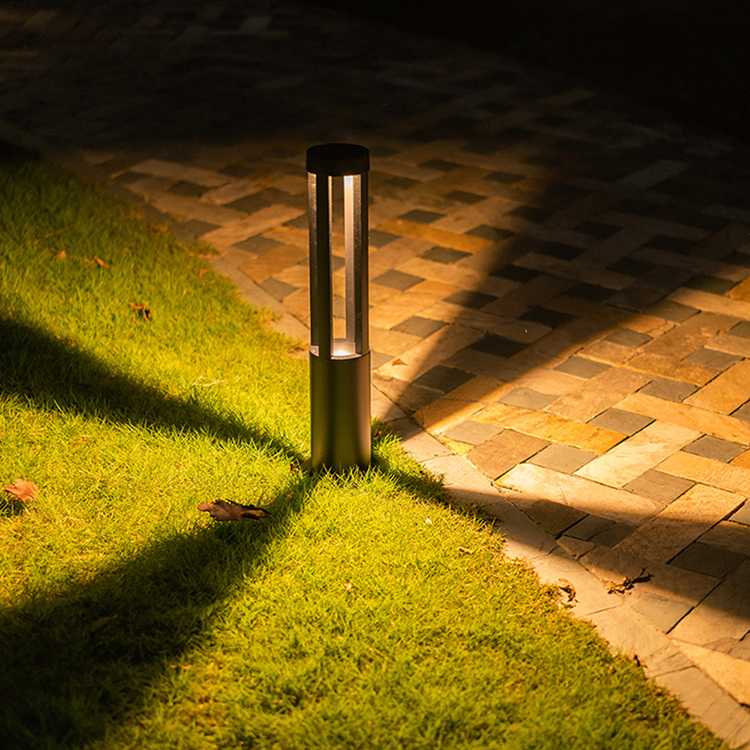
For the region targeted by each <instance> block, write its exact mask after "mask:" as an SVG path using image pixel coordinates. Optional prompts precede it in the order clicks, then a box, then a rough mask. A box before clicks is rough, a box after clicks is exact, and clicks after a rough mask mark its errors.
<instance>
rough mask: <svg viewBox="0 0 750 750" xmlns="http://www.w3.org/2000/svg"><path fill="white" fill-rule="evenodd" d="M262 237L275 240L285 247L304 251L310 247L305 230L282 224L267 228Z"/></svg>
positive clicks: (308, 236) (308, 237)
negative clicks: (288, 246) (289, 246)
mask: <svg viewBox="0 0 750 750" xmlns="http://www.w3.org/2000/svg"><path fill="white" fill-rule="evenodd" d="M263 236H264V237H268V238H269V239H272V240H277V241H278V242H281V243H283V244H285V245H294V247H301V248H304V249H306V250H308V249H309V247H310V235H309V233H308V231H307V230H306V229H298V228H297V227H286V226H284V225H283V224H278V225H276V226H272V227H269V228H268V229H266V230H265V231H264V232H263Z"/></svg>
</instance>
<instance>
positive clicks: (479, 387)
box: [451, 375, 515, 405]
mask: <svg viewBox="0 0 750 750" xmlns="http://www.w3.org/2000/svg"><path fill="white" fill-rule="evenodd" d="M514 387H515V386H514V385H513V384H511V383H503V382H502V381H501V380H498V379H497V378H490V377H487V376H486V375H476V376H475V377H473V378H472V379H471V380H469V381H468V382H466V383H464V384H463V385H460V386H458V388H456V389H454V390H453V391H451V396H452V397H453V398H457V399H461V400H464V401H479V402H481V403H482V404H485V405H486V404H492V403H494V402H495V401H497V400H498V399H499V398H501V397H502V396H503V395H504V394H505V393H507V391H509V390H510V389H512V388H514Z"/></svg>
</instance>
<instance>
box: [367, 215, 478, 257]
mask: <svg viewBox="0 0 750 750" xmlns="http://www.w3.org/2000/svg"><path fill="white" fill-rule="evenodd" d="M374 228H375V229H382V230H383V231H384V232H391V233H392V234H401V235H405V236H407V237H414V238H415V239H420V240H427V241H428V242H431V243H432V244H434V245H443V246H445V247H453V248H455V249H456V250H464V251H466V252H469V253H471V252H476V251H478V250H484V249H485V248H489V247H492V244H493V243H492V242H491V241H490V240H485V239H483V238H482V237H475V236H474V235H471V234H459V233H458V232H449V231H447V230H445V229H438V228H437V227H431V226H430V225H429V224H419V223H417V222H415V221H408V220H406V219H387V220H386V221H383V222H380V224H379V225H378V226H376V227H374Z"/></svg>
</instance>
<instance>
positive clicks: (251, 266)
mask: <svg viewBox="0 0 750 750" xmlns="http://www.w3.org/2000/svg"><path fill="white" fill-rule="evenodd" d="M302 257H304V251H303V250H301V249H300V248H298V247H292V246H291V245H281V246H280V247H277V248H274V249H273V250H270V251H269V252H267V253H265V254H263V255H261V256H260V257H259V258H256V259H255V260H251V261H250V262H249V263H245V264H244V265H243V266H241V267H240V270H241V271H242V272H243V273H245V274H247V275H248V276H249V277H250V278H251V279H252V280H253V281H257V282H261V281H264V280H265V279H267V278H268V277H269V276H273V275H274V273H276V272H278V271H280V270H281V269H283V268H286V267H287V266H293V265H295V264H296V263H298V262H299V260H300V259H301V258H302Z"/></svg>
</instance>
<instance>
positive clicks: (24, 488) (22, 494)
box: [3, 479, 39, 503]
mask: <svg viewBox="0 0 750 750" xmlns="http://www.w3.org/2000/svg"><path fill="white" fill-rule="evenodd" d="M3 489H4V490H5V491H6V492H7V493H8V494H10V495H13V497H14V498H16V500H20V501H21V502H22V503H25V502H27V501H28V500H33V499H34V498H35V497H36V496H37V493H38V492H39V487H37V486H36V485H35V484H34V483H33V482H29V481H28V480H27V479H16V481H15V482H13V484H6V485H5V487H3Z"/></svg>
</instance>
